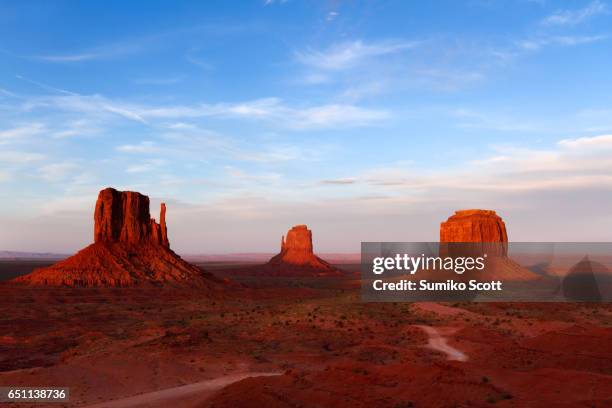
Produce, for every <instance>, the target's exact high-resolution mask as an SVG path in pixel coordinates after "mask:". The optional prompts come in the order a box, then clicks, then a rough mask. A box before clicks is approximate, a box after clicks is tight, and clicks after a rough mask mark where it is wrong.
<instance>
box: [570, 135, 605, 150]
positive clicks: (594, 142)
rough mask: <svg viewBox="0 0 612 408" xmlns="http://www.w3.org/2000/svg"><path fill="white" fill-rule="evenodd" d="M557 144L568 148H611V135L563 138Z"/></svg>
mask: <svg viewBox="0 0 612 408" xmlns="http://www.w3.org/2000/svg"><path fill="white" fill-rule="evenodd" d="M559 146H562V147H565V148H569V149H592V150H597V151H602V150H604V149H605V150H609V149H612V135H600V136H590V137H579V138H577V139H563V140H561V141H559Z"/></svg>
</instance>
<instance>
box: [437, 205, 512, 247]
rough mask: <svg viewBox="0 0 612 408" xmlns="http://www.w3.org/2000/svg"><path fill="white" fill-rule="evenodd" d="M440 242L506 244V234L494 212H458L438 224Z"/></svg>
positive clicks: (504, 227)
mask: <svg viewBox="0 0 612 408" xmlns="http://www.w3.org/2000/svg"><path fill="white" fill-rule="evenodd" d="M440 242H508V234H507V233H506V224H504V221H503V220H502V219H501V217H500V216H499V215H497V214H496V213H495V211H492V210H459V211H455V214H453V215H452V216H450V217H449V218H448V220H446V221H445V222H442V223H441V224H440Z"/></svg>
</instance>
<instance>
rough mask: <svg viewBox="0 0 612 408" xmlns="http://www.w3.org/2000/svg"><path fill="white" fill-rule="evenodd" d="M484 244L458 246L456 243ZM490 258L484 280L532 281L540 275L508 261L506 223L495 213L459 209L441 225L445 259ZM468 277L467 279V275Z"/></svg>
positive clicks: (441, 253) (442, 254)
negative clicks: (485, 255) (457, 257)
mask: <svg viewBox="0 0 612 408" xmlns="http://www.w3.org/2000/svg"><path fill="white" fill-rule="evenodd" d="M461 242H464V243H481V245H478V244H476V245H460V244H457V245H454V244H453V243H461ZM483 254H487V255H488V259H487V261H486V263H485V264H486V269H485V270H484V271H483V272H482V273H481V274H480V278H481V279H484V278H485V277H486V278H487V279H503V280H532V279H537V277H538V276H537V275H536V274H535V273H533V272H531V271H530V270H528V269H526V268H523V267H522V266H520V265H519V264H517V263H516V262H514V261H513V260H511V259H510V258H508V234H507V232H506V224H505V223H504V221H503V220H502V218H501V217H500V216H499V215H497V213H496V212H495V211H493V210H459V211H455V214H453V215H452V216H450V217H449V218H448V219H447V220H446V221H444V222H442V223H440V255H441V256H482V255H483ZM464 277H465V276H464Z"/></svg>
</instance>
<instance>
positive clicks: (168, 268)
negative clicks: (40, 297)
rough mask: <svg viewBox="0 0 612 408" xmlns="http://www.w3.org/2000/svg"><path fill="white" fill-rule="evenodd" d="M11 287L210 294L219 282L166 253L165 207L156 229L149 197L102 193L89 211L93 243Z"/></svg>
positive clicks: (169, 252) (168, 252) (125, 192)
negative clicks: (175, 289)
mask: <svg viewBox="0 0 612 408" xmlns="http://www.w3.org/2000/svg"><path fill="white" fill-rule="evenodd" d="M12 282H15V283H22V284H27V285H39V286H68V287H133V286H162V285H167V286H189V287H196V288H209V289H212V288H214V287H216V286H218V285H220V284H221V281H220V280H218V279H217V278H215V277H214V276H213V275H212V274H210V273H207V272H205V271H203V270H201V269H200V268H198V267H196V266H195V265H192V264H190V263H188V262H186V261H184V260H183V259H182V258H181V257H180V256H178V255H177V254H176V253H174V251H172V250H171V249H170V243H169V241H168V232H167V227H166V205H165V204H163V203H162V204H161V211H160V223H159V224H158V223H157V222H156V221H155V219H153V218H151V215H150V213H149V197H147V196H146V195H143V194H140V193H138V192H133V191H117V190H115V189H113V188H106V189H104V190H102V191H100V193H99V194H98V200H97V202H96V208H95V211H94V243H93V244H91V245H89V246H88V247H86V248H84V249H82V250H80V251H79V252H77V253H76V254H75V255H73V256H71V257H69V258H67V259H65V260H63V261H60V262H58V263H56V264H54V265H52V266H49V267H46V268H40V269H36V270H34V271H33V272H32V273H30V274H28V275H24V276H20V277H18V278H16V279H14V280H13V281H12Z"/></svg>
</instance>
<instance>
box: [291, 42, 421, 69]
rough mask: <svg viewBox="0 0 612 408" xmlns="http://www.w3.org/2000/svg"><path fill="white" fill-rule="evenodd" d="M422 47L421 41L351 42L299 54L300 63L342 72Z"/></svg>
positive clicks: (297, 54) (297, 56)
mask: <svg viewBox="0 0 612 408" xmlns="http://www.w3.org/2000/svg"><path fill="white" fill-rule="evenodd" d="M418 45H420V42H419V41H383V42H378V43H366V42H363V41H359V40H357V41H350V42H345V43H339V44H334V45H332V46H331V47H329V48H328V49H325V50H313V49H309V50H305V51H300V52H297V53H296V54H295V55H296V59H297V61H298V62H300V63H302V64H304V65H306V66H309V67H312V68H316V69H319V70H323V71H340V70H345V69H349V68H353V67H355V66H358V65H359V64H361V63H363V62H364V61H366V60H368V59H371V58H374V57H380V56H384V55H390V54H397V53H400V52H403V51H406V50H408V49H411V48H415V47H417V46H418Z"/></svg>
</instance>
